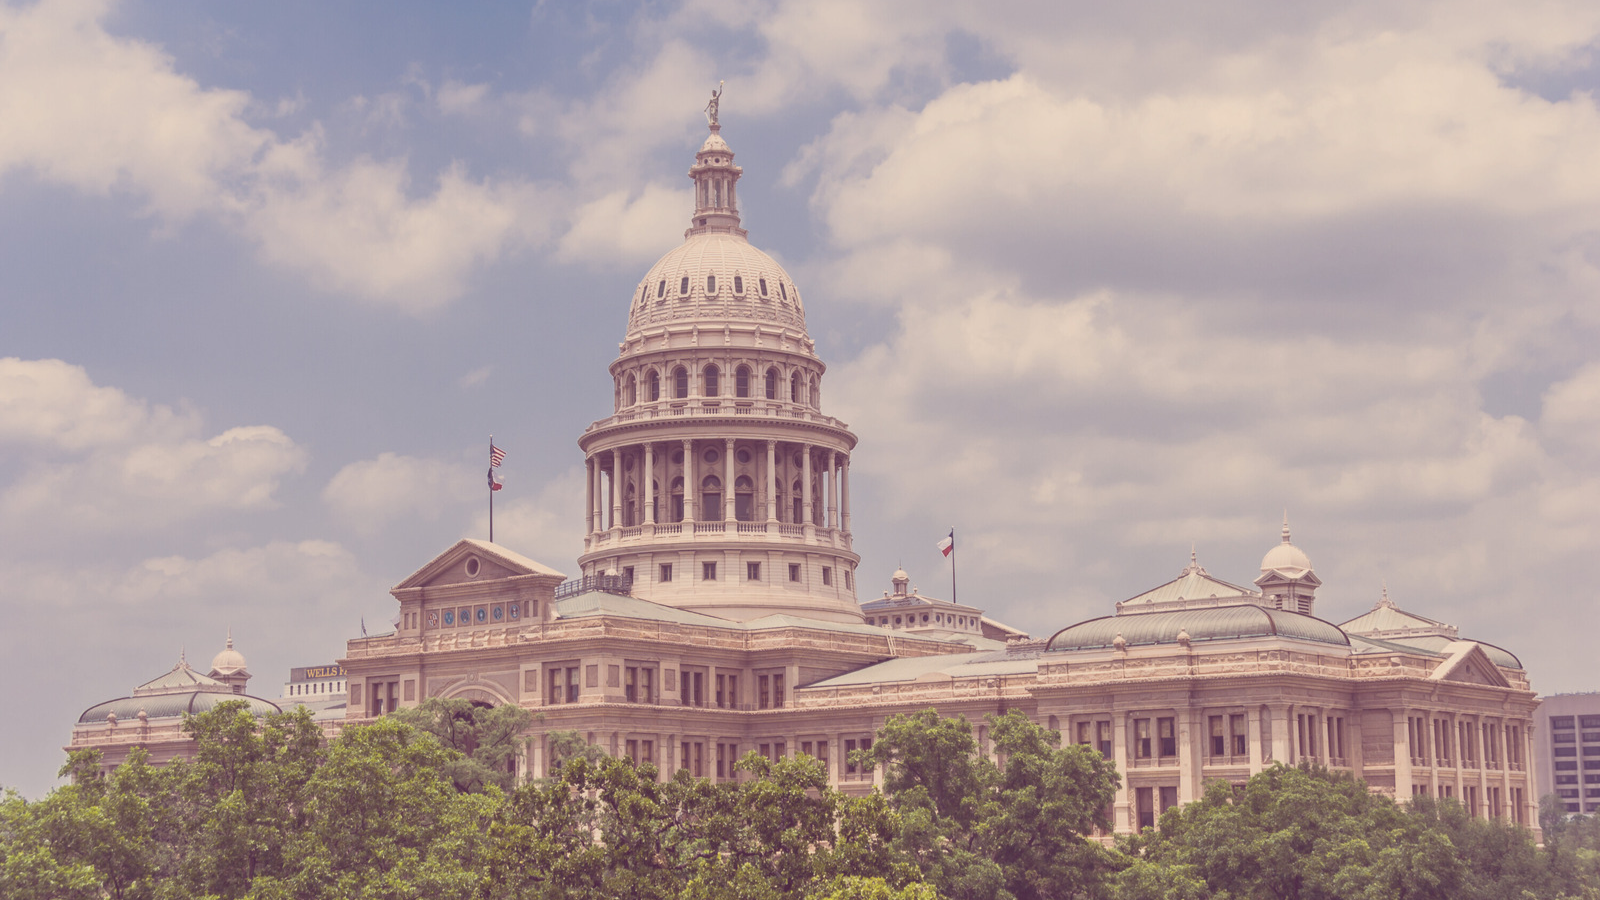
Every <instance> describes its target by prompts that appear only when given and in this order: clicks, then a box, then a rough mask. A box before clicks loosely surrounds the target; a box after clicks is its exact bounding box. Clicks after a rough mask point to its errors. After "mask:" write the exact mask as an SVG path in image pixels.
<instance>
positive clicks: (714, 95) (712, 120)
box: [706, 81, 727, 131]
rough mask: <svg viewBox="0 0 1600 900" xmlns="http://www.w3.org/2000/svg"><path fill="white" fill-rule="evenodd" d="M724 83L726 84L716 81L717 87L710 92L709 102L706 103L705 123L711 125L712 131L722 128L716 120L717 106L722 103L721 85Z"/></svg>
mask: <svg viewBox="0 0 1600 900" xmlns="http://www.w3.org/2000/svg"><path fill="white" fill-rule="evenodd" d="M724 84H727V82H725V81H719V82H717V89H716V90H714V91H712V92H711V102H710V103H707V104H706V124H708V125H710V126H711V130H712V131H719V130H721V128H722V126H721V125H720V124H718V122H717V108H718V107H719V106H721V104H722V86H723V85H724Z"/></svg>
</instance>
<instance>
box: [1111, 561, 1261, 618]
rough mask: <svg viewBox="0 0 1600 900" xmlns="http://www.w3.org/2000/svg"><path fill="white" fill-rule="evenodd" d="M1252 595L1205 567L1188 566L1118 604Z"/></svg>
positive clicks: (1124, 605)
mask: <svg viewBox="0 0 1600 900" xmlns="http://www.w3.org/2000/svg"><path fill="white" fill-rule="evenodd" d="M1254 596H1257V594H1256V592H1255V591H1252V590H1250V589H1249V588H1244V587H1240V586H1239V585H1237V584H1229V583H1228V582H1226V581H1223V580H1222V579H1220V578H1212V577H1211V576H1210V575H1208V574H1206V570H1205V569H1202V568H1200V567H1199V566H1190V567H1188V568H1186V569H1184V570H1183V574H1182V575H1179V576H1178V577H1177V578H1175V579H1173V580H1172V581H1169V582H1167V583H1166V584H1163V585H1161V586H1160V587H1155V588H1151V589H1150V590H1148V591H1145V592H1144V593H1142V594H1139V595H1138V596H1136V597H1129V598H1128V599H1126V600H1124V601H1122V602H1121V603H1120V604H1118V606H1119V607H1121V608H1124V609H1130V608H1133V607H1137V606H1139V605H1141V604H1145V603H1150V604H1155V603H1165V602H1168V601H1172V600H1206V599H1209V598H1211V597H1216V598H1217V599H1219V600H1224V599H1227V598H1229V597H1239V598H1244V597H1254Z"/></svg>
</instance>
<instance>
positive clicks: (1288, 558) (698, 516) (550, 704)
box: [340, 118, 1537, 831]
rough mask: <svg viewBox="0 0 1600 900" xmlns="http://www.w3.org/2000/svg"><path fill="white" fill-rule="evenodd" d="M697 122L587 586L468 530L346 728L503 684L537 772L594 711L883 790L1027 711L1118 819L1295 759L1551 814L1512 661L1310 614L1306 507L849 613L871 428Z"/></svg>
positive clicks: (603, 735) (628, 364)
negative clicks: (1055, 586) (1114, 586)
mask: <svg viewBox="0 0 1600 900" xmlns="http://www.w3.org/2000/svg"><path fill="white" fill-rule="evenodd" d="M710 132H711V133H710V135H709V136H708V137H707V138H706V140H705V143H704V144H703V145H702V146H701V148H700V150H699V152H698V153H696V154H695V161H694V165H693V166H692V167H691V168H690V169H689V175H690V177H691V178H692V179H693V181H694V185H695V209H694V213H693V216H692V217H691V220H690V227H689V229H688V231H687V232H686V233H685V239H684V242H683V244H682V245H681V246H680V247H678V248H677V249H675V250H673V251H671V252H670V253H668V254H667V255H665V256H664V257H662V258H661V260H660V261H659V262H657V263H656V264H655V265H654V266H653V267H652V268H651V269H650V270H649V272H648V273H647V274H646V275H645V276H644V278H643V279H642V280H641V281H640V282H639V285H638V287H637V289H636V290H635V291H634V292H633V295H632V296H631V297H630V298H628V301H627V328H626V330H625V332H624V334H623V336H622V341H621V343H620V345H619V353H618V356H617V358H616V359H615V360H614V361H612V363H611V365H610V376H611V378H612V380H613V383H614V384H615V398H614V406H613V409H612V410H611V411H610V412H609V414H608V415H606V416H605V417H604V418H601V419H599V420H598V421H596V422H594V423H593V424H591V425H590V426H589V427H588V428H586V429H585V430H584V432H583V434H582V435H580V436H579V438H578V445H579V447H580V448H581V449H582V451H583V454H584V459H585V463H586V466H587V473H588V489H587V500H588V502H587V511H586V516H585V522H584V526H585V529H586V537H585V542H584V543H585V551H584V553H583V555H582V556H581V557H580V558H579V559H578V566H579V569H580V572H579V576H578V577H577V578H576V579H574V580H571V581H568V580H567V579H566V577H565V576H564V575H562V574H561V573H558V572H557V571H555V570H553V569H551V568H550V567H548V566H546V565H544V564H542V563H539V562H536V561H534V560H532V559H528V558H526V557H524V556H522V555H520V554H518V553H516V552H515V551H513V550H511V549H509V548H506V547H502V546H498V545H495V544H491V543H487V542H483V541H476V540H463V541H461V542H459V543H457V544H456V545H455V546H453V547H451V548H450V549H448V550H446V551H445V552H444V553H443V554H441V555H439V556H438V557H437V558H435V559H433V560H432V561H430V562H429V563H428V564H427V565H425V566H423V567H422V568H421V569H419V570H418V571H417V572H416V573H415V574H413V575H412V576H411V577H409V578H407V579H406V580H405V581H403V582H401V583H400V584H399V585H398V586H397V587H395V588H394V589H393V591H392V593H393V595H394V597H395V600H396V601H397V602H398V603H399V627H398V630H397V632H396V633H394V634H392V635H385V636H376V637H370V638H362V639H357V640H352V641H350V642H349V645H348V656H347V658H346V659H344V660H341V661H340V663H341V664H342V665H343V666H344V667H345V671H346V673H347V677H348V685H349V703H348V709H347V719H346V721H347V722H348V721H361V720H365V719H368V718H371V717H374V716H377V715H380V714H382V713H386V712H389V711H392V710H394V709H397V708H399V707H403V706H410V705H413V704H415V703H418V702H419V701H421V700H422V699H423V698H426V697H462V698H467V699H470V700H475V701H479V702H482V703H487V704H502V703H514V704H520V705H522V706H524V707H527V708H529V709H531V710H535V711H537V712H539V713H542V714H543V718H542V719H541V720H540V721H539V722H538V723H537V724H536V725H535V726H533V729H532V731H531V732H530V733H529V734H528V736H527V749H526V753H525V754H524V755H523V757H522V759H521V760H520V761H519V763H518V766H519V770H520V771H521V772H522V773H523V774H525V775H527V776H542V775H545V774H548V771H549V765H548V758H549V757H548V752H547V751H548V736H549V735H550V734H551V733H552V732H557V731H576V732H578V733H579V734H581V735H583V736H584V737H586V738H587V739H588V740H589V741H590V742H591V743H593V744H595V745H598V746H599V747H601V748H602V749H604V750H605V751H607V752H609V753H613V754H623V755H627V756H630V757H633V758H635V759H637V760H641V761H643V760H648V761H651V762H654V763H656V764H657V765H658V766H659V767H661V768H662V769H663V771H664V773H671V772H672V771H675V770H677V769H680V768H681V769H688V770H689V771H690V772H691V773H692V774H694V775H696V776H704V777H709V778H713V779H725V778H730V777H734V774H733V771H732V764H733V761H734V760H735V759H737V758H738V757H739V756H740V755H742V754H744V753H746V752H748V751H751V750H755V751H758V752H760V753H762V754H765V755H767V756H769V757H777V756H782V755H786V754H795V753H808V754H810V755H812V756H814V757H816V758H818V759H821V760H823V761H824V762H825V763H826V764H827V767H828V771H829V773H830V777H831V778H832V779H833V780H834V781H835V782H837V783H838V784H839V785H840V786H841V787H842V788H844V789H845V790H847V791H865V790H867V789H868V788H869V786H870V785H871V784H872V783H873V781H874V780H875V779H876V778H877V777H878V774H879V773H875V772H872V771H858V770H856V769H855V768H853V767H852V766H851V765H850V764H849V763H848V762H847V758H846V754H847V753H848V752H849V751H851V750H853V749H857V748H861V747H865V746H868V745H869V742H870V741H871V740H872V735H873V734H874V732H875V731H876V729H877V728H878V727H879V726H880V725H882V724H883V722H884V720H885V718H887V717H888V716H890V715H893V714H895V713H901V712H909V711H915V710H921V709H925V708H928V707H929V706H933V707H936V708H938V710H939V711H940V712H941V713H943V714H945V715H956V714H961V715H965V716H966V717H967V718H968V719H969V720H971V721H973V722H974V723H981V722H982V720H983V716H984V715H985V714H986V713H991V712H996V711H999V710H1005V709H1021V710H1023V711H1025V712H1026V713H1027V714H1028V715H1029V716H1031V717H1033V718H1034V719H1035V720H1036V721H1038V722H1040V723H1044V724H1047V725H1048V726H1049V727H1050V728H1053V729H1057V730H1059V731H1060V732H1061V734H1062V735H1063V738H1064V740H1066V741H1069V742H1075V743H1079V744H1086V745H1088V746H1090V747H1093V748H1095V749H1097V750H1099V751H1100V752H1102V753H1104V754H1106V755H1107V756H1108V757H1110V758H1111V759H1112V760H1113V761H1114V762H1115V763H1116V766H1117V769H1118V771H1119V772H1121V773H1122V775H1123V784H1122V787H1121V789H1120V790H1119V791H1118V793H1117V795H1116V801H1115V804H1114V809H1113V811H1112V812H1113V814H1114V815H1113V819H1114V822H1115V825H1116V828H1117V830H1119V831H1128V830H1132V829H1135V828H1137V827H1139V826H1141V825H1149V824H1153V822H1154V820H1155V818H1156V816H1158V815H1159V813H1160V812H1161V810H1163V809H1164V808H1166V807H1169V806H1172V805H1174V804H1177V803H1182V802H1185V801H1189V800H1193V799H1195V798H1197V797H1199V796H1200V795H1201V793H1202V791H1203V787H1204V783H1205V782H1206V781H1207V780H1210V779H1213V778H1223V779H1227V780H1229V781H1234V782H1241V781H1243V780H1245V779H1246V778H1248V777H1249V776H1250V775H1251V774H1252V773H1254V772H1258V771H1260V770H1261V769H1262V768H1264V767H1266V766H1269V765H1271V764H1272V763H1274V762H1285V763H1291V764H1293V763H1298V762H1300V761H1302V760H1306V761H1311V762H1315V763H1317V764H1321V765H1326V766H1328V767H1330V768H1333V769H1336V770H1343V771H1349V772H1352V773H1354V774H1355V775H1357V776H1359V777H1361V778H1363V779H1365V780H1366V782H1367V783H1368V784H1369V785H1371V787H1372V788H1373V789H1374V790H1378V791H1382V792H1384V793H1387V794H1391V795H1395V796H1398V797H1407V796H1411V795H1415V794H1429V795H1433V796H1442V797H1455V798H1458V799H1460V800H1461V801H1462V802H1463V803H1464V804H1465V805H1466V806H1467V807H1468V808H1469V809H1471V810H1472V811H1473V812H1474V813H1475V814H1477V815H1481V816H1502V817H1507V818H1509V819H1512V820H1514V821H1517V822H1521V823H1524V824H1527V825H1529V826H1530V827H1532V826H1533V825H1534V823H1536V818H1537V817H1536V797H1535V795H1534V792H1533V790H1532V785H1533V781H1532V777H1531V774H1530V772H1529V771H1528V767H1529V765H1530V764H1531V763H1532V760H1533V759H1534V756H1533V754H1532V753H1531V741H1532V733H1531V732H1532V728H1531V726H1532V717H1533V713H1534V709H1535V707H1536V706H1537V701H1536V700H1535V698H1534V694H1533V692H1532V691H1531V690H1530V687H1529V682H1528V678H1527V674H1526V673H1525V672H1524V670H1523V668H1522V665H1521V663H1520V662H1519V661H1518V659H1517V658H1516V657H1515V656H1514V655H1512V654H1511V653H1509V652H1507V651H1505V650H1503V649H1501V648H1498V647H1495V646H1493V645H1490V644H1486V643H1483V642H1481V641H1474V640H1469V639H1465V638H1462V637H1460V636H1459V635H1458V634H1457V632H1456V630H1455V629H1454V628H1453V627H1451V626H1449V625H1445V624H1443V623H1441V622H1437V621H1434V620H1432V619H1428V618H1425V617H1422V616H1419V615H1415V614H1412V613H1409V612H1405V611H1403V610H1401V609H1399V608H1398V607H1397V606H1396V605H1395V604H1394V603H1392V602H1391V601H1389V599H1388V597H1387V596H1386V595H1385V596H1384V597H1382V598H1381V599H1380V600H1379V601H1378V602H1377V603H1376V604H1375V606H1374V608H1373V609H1372V611H1371V612H1369V613H1367V614H1365V615H1363V616H1361V617H1359V618H1357V619H1354V620H1351V621H1349V622H1346V623H1344V624H1343V625H1342V626H1339V625H1334V624H1333V623H1330V622H1327V621H1324V620H1322V619H1319V618H1317V617H1316V615H1315V613H1316V610H1315V603H1316V590H1317V588H1318V586H1319V585H1320V584H1321V582H1320V581H1319V579H1318V578H1317V575H1316V573H1315V572H1314V571H1313V568H1312V565H1311V561H1310V559H1309V558H1308V557H1307V556H1306V554H1305V553H1304V552H1302V551H1301V550H1300V549H1299V548H1298V547H1296V546H1295V545H1294V543H1293V542H1292V541H1291V539H1290V533H1289V528H1288V525H1287V523H1286V524H1285V526H1284V529H1283V533H1282V534H1281V535H1280V536H1279V539H1278V540H1277V542H1276V543H1274V544H1273V545H1272V546H1271V548H1270V549H1269V551H1268V552H1267V554H1266V556H1265V558H1264V559H1263V560H1262V565H1261V571H1260V573H1259V575H1258V577H1256V578H1254V580H1253V583H1252V584H1251V585H1250V586H1241V585H1236V584H1232V583H1229V582H1226V581H1223V580H1220V579H1218V578H1214V577H1212V576H1211V575H1210V574H1209V573H1207V571H1206V570H1205V569H1204V568H1202V567H1201V566H1200V565H1199V563H1198V561H1197V560H1195V559H1194V558H1193V557H1192V556H1191V558H1190V560H1189V564H1188V565H1187V566H1176V565H1175V566H1174V569H1180V568H1181V572H1179V573H1178V575H1177V577H1176V578H1174V579H1172V580H1170V581H1166V582H1165V583H1163V584H1161V585H1160V586H1158V587H1155V588H1153V589H1151V590H1149V591H1146V592H1145V593H1142V594H1139V595H1137V596H1135V597H1132V598H1130V599H1128V600H1124V601H1122V602H1121V603H1118V604H1117V605H1116V608H1115V610H1114V611H1113V614H1111V615H1107V616H1105V617H1103V618H1098V619H1093V620H1090V621H1087V622H1081V623H1078V624H1075V625H1071V626H1069V627H1066V628H1063V629H1062V630H1060V631H1059V632H1057V633H1056V634H1054V635H1053V636H1052V637H1050V638H1049V639H1047V640H1030V639H1028V637H1027V636H1026V635H1022V634H1021V633H1020V632H1018V631H1016V630H1015V629H1011V628H1008V627H1006V626H1004V625H1001V624H1000V623H997V622H994V621H992V620H989V619H986V618H984V616H983V614H982V610H981V609H978V608H976V607H970V606H956V605H954V604H951V603H947V602H944V601H940V600H937V599H933V598H927V597H923V596H921V595H920V594H919V593H917V592H916V591H915V590H913V589H911V588H910V586H909V582H908V580H907V579H906V578H905V576H904V573H899V572H897V573H895V578H894V579H893V582H892V584H893V589H892V592H884V595H883V596H882V597H876V598H873V599H871V600H870V601H869V602H867V603H866V604H862V603H861V602H860V601H859V600H858V594H857V591H858V589H859V587H860V582H859V578H858V574H857V571H856V566H857V564H858V562H859V557H858V556H857V555H856V553H855V552H854V550H853V549H852V546H851V533H850V455H851V453H852V452H854V450H855V447H856V437H855V435H854V434H853V433H852V432H851V431H850V429H849V428H848V427H847V426H846V424H845V423H844V422H841V421H839V420H838V419H835V418H833V417H831V416H829V415H827V414H826V413H825V412H824V411H823V409H824V406H823V402H822V400H823V396H824V391H823V384H824V376H825V374H826V366H825V365H824V364H823V362H822V360H821V359H820V358H819V357H818V356H817V353H816V348H815V343H814V342H813V341H812V339H811V338H810V336H809V335H808V334H807V331H806V323H805V305H804V301H803V299H802V294H801V292H800V290H799V289H798V288H797V287H796V286H795V283H794V281H793V279H791V278H790V277H789V275H788V273H786V272H785V271H784V270H783V268H782V267H781V266H779V265H778V264H777V263H776V262H775V261H773V259H772V258H771V257H770V256H768V255H767V254H765V253H763V252H761V251H760V250H758V249H757V248H756V247H754V246H752V245H751V244H750V242H749V240H748V239H747V236H746V232H745V230H744V228H743V227H742V226H741V223H740V218H739V212H738V182H739V178H740V176H741V169H740V168H739V167H738V166H736V165H734V153H733V151H732V150H731V149H730V148H729V146H728V144H727V143H726V142H725V141H724V140H723V138H722V136H721V134H720V127H719V125H718V124H717V123H716V122H715V119H714V118H713V121H712V124H711V127H710ZM618 299H619V301H620V300H621V298H618ZM618 312H619V313H620V312H621V303H620V302H619V303H618ZM574 524H575V525H576V523H574ZM1151 580H1152V581H1154V580H1156V579H1154V578H1152V579H1151ZM564 583H565V584H564ZM558 586H560V589H559V590H558ZM976 727H977V733H978V736H979V740H980V743H981V744H982V745H983V746H984V747H985V748H987V747H988V743H987V735H986V734H985V729H984V726H982V725H981V724H977V726H976ZM663 777H665V774H664V775H663Z"/></svg>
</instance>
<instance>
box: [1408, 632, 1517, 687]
mask: <svg viewBox="0 0 1600 900" xmlns="http://www.w3.org/2000/svg"><path fill="white" fill-rule="evenodd" d="M1445 652H1446V653H1447V654H1448V655H1447V656H1446V657H1445V659H1444V661H1443V662H1441V663H1439V665H1438V666H1437V667H1436V668H1435V669H1434V670H1433V673H1432V674H1431V675H1429V676H1428V677H1429V678H1430V679H1432V680H1433V681H1450V682H1455V683H1457V684H1482V685H1488V686H1490V687H1510V686H1511V682H1509V681H1507V680H1506V676H1505V673H1503V672H1501V671H1500V667H1499V666H1497V665H1495V664H1494V660H1492V659H1490V658H1489V655H1488V654H1487V653H1485V652H1483V648H1482V647H1480V646H1478V645H1477V644H1476V643H1474V642H1473V641H1456V642H1454V643H1452V644H1450V645H1449V646H1447V647H1445Z"/></svg>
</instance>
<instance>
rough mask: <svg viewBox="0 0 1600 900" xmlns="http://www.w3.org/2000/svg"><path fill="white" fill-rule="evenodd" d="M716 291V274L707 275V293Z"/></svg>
mask: <svg viewBox="0 0 1600 900" xmlns="http://www.w3.org/2000/svg"><path fill="white" fill-rule="evenodd" d="M716 292H717V276H715V275H707V276H706V293H708V294H715V293H716Z"/></svg>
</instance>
